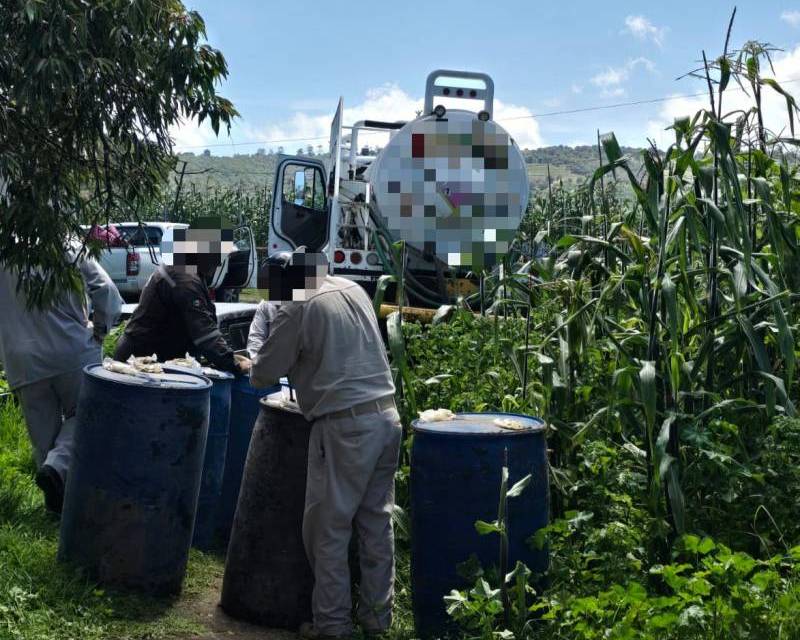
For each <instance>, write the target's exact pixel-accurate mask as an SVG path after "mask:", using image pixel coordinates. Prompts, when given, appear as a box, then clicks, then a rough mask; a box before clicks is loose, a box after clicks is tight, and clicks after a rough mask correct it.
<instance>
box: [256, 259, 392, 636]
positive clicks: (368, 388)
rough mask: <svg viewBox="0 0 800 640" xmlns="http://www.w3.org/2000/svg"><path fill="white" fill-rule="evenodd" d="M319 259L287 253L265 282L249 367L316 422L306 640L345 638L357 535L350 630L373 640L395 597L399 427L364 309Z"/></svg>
mask: <svg viewBox="0 0 800 640" xmlns="http://www.w3.org/2000/svg"><path fill="white" fill-rule="evenodd" d="M323 258H324V256H321V255H320V254H305V253H298V252H296V253H295V254H293V256H292V261H291V264H290V265H288V266H286V267H284V268H281V267H278V266H276V267H275V268H274V269H272V270H271V272H270V275H269V280H270V282H269V289H270V299H271V300H277V301H279V302H288V301H292V302H293V304H282V305H281V307H280V308H279V310H278V312H277V314H276V315H275V319H274V321H273V322H272V325H271V328H270V333H269V337H268V338H267V340H266V342H265V343H264V344H263V346H262V347H261V348H260V349H259V351H258V353H257V354H255V357H254V359H253V362H252V369H251V374H250V376H251V377H250V380H251V383H252V384H253V385H254V386H267V385H269V384H273V383H274V382H275V381H276V380H278V379H279V378H280V377H281V376H282V375H285V374H287V373H288V376H289V379H290V381H291V382H292V384H293V385H294V387H295V389H296V391H297V400H298V404H299V405H300V409H301V410H302V412H303V415H305V417H306V419H307V420H310V421H313V422H314V426H313V429H312V432H311V440H310V442H309V453H308V472H307V484H306V505H305V513H304V517H303V541H304V544H305V548H306V554H307V555H308V559H309V562H310V563H311V568H312V570H313V571H314V578H315V584H314V592H313V596H312V613H313V618H314V619H313V623H312V624H308V625H304V626H303V627H301V634H302V635H303V636H304V637H309V638H338V637H346V636H349V635H350V633H351V632H352V623H351V600H350V573H349V567H348V553H347V549H348V545H349V542H350V536H351V532H352V527H353V524H355V526H356V528H357V531H358V542H359V557H360V562H361V585H360V596H359V604H358V620H359V623H360V624H361V626H362V628H363V629H364V631H366V632H367V633H372V634H377V633H381V632H383V631H385V630H387V629H388V628H389V626H390V624H391V616H392V603H393V593H394V536H393V532H392V521H391V515H392V510H393V508H394V474H395V471H396V469H397V462H398V456H399V451H400V440H401V427H400V419H399V415H398V413H397V410H396V409H395V405H394V390H395V389H394V384H393V383H392V377H391V373H390V370H389V362H388V359H387V357H386V350H385V348H384V345H383V340H382V338H381V334H380V330H379V328H378V320H377V318H376V316H375V311H374V309H373V307H372V304H371V301H370V299H369V297H368V296H367V294H366V293H365V292H364V290H363V289H362V288H361V287H360V286H359V285H358V284H356V283H354V282H352V281H350V280H347V279H344V278H338V277H334V276H330V275H326V274H327V270H328V265H327V262H326V261H324V260H323Z"/></svg>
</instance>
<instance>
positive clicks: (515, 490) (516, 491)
mask: <svg viewBox="0 0 800 640" xmlns="http://www.w3.org/2000/svg"><path fill="white" fill-rule="evenodd" d="M531 478H532V476H531V474H528V475H527V476H525V477H524V478H523V479H522V480H519V481H518V482H516V483H515V484H514V486H512V487H511V488H510V489H509V490H508V493H507V494H506V496H507V497H508V498H516V497H517V496H518V495H520V494H521V493H522V492H523V490H524V489H525V487H527V486H528V485H529V484H530V483H531Z"/></svg>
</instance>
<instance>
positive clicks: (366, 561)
mask: <svg viewBox="0 0 800 640" xmlns="http://www.w3.org/2000/svg"><path fill="white" fill-rule="evenodd" d="M401 434H402V429H401V426H400V418H399V416H398V414H397V411H396V410H395V409H388V410H386V411H382V412H381V413H372V414H367V415H362V416H356V417H347V418H337V419H331V418H322V419H320V420H317V421H316V422H315V423H314V426H313V428H312V431H311V440H310V442H309V450H308V476H307V483H306V505H305V513H304V517H303V542H304V544H305V548H306V554H307V555H308V560H309V562H310V564H311V569H312V571H313V572H314V592H313V596H312V603H311V608H312V613H313V615H314V627H315V628H316V629H317V630H318V631H319V632H320V633H322V634H325V635H333V636H339V635H347V634H349V633H351V632H352V616H351V606H352V601H351V596H350V569H349V566H348V545H349V543H350V536H351V533H352V527H353V524H354V523H355V526H356V530H357V532H358V550H359V560H360V568H361V585H360V597H359V603H358V620H359V622H360V624H361V626H362V627H363V628H364V629H365V630H367V631H382V630H385V629H388V628H389V626H390V625H391V622H392V604H393V601H394V533H393V531H392V510H393V508H394V476H395V472H396V471H397V462H398V457H399V454H400V441H401Z"/></svg>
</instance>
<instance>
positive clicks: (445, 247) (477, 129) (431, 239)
mask: <svg viewBox="0 0 800 640" xmlns="http://www.w3.org/2000/svg"><path fill="white" fill-rule="evenodd" d="M493 99H494V84H493V82H492V79H491V78H490V77H489V76H488V75H486V74H482V73H471V72H461V71H447V70H438V71H434V72H432V73H431V74H430V75H429V76H428V81H427V86H426V91H425V108H424V111H423V113H424V114H425V115H424V116H420V117H418V118H416V119H415V120H412V121H410V122H408V123H407V124H406V125H405V126H403V127H402V128H401V129H400V130H399V131H398V132H397V133H396V134H395V135H393V136H392V138H391V140H389V142H388V143H387V144H386V146H385V147H384V148H383V149H382V150H381V152H380V153H379V154H378V156H377V157H376V158H375V160H374V161H373V162H372V163H371V165H370V166H369V168H368V169H367V170H366V173H365V178H366V179H367V180H368V181H369V185H370V192H371V202H372V204H373V205H374V207H375V208H376V210H377V211H378V212H379V213H380V217H381V221H382V223H383V225H385V227H386V229H387V230H388V231H389V234H390V235H391V237H393V238H396V239H400V240H405V241H406V242H407V243H408V244H409V245H411V246H412V247H414V248H416V249H418V250H419V251H422V252H424V253H427V254H429V255H435V256H437V257H438V258H439V259H440V260H441V261H442V262H444V263H445V264H447V265H450V266H451V267H464V268H469V269H471V270H473V271H477V270H479V269H481V268H489V267H492V266H493V265H495V264H497V263H498V262H499V261H500V258H501V257H502V255H503V254H505V253H506V252H507V251H508V249H509V246H510V243H511V241H512V240H513V239H514V237H515V235H516V231H517V228H518V227H519V224H520V222H521V220H522V216H523V214H524V213H525V208H526V206H527V203H528V193H529V184H528V173H527V167H526V164H525V159H524V157H523V156H522V153H521V151H520V149H519V147H518V145H517V144H516V142H514V139H513V138H512V137H511V136H510V134H509V133H508V132H507V131H506V130H505V129H503V127H502V126H500V125H499V124H497V122H495V121H494V120H492V110H493ZM475 102H480V103H482V108H481V109H480V110H479V111H469V110H466V109H464V108H451V107H452V105H453V103H455V105H456V106H457V107H463V106H469V104H473V105H474V104H475ZM463 103H467V104H463Z"/></svg>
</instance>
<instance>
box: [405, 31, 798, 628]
mask: <svg viewBox="0 0 800 640" xmlns="http://www.w3.org/2000/svg"><path fill="white" fill-rule="evenodd" d="M769 55H770V50H769V48H768V47H766V46H765V45H761V44H759V43H756V42H748V43H746V44H745V46H744V47H743V48H742V49H741V50H740V51H737V52H735V53H728V52H727V45H726V52H725V53H724V54H723V55H722V56H720V57H719V58H717V59H716V60H714V61H712V62H711V63H709V64H708V66H707V68H705V69H703V70H701V72H700V73H701V75H703V76H705V75H706V74H707V75H708V84H709V86H710V87H713V93H711V94H710V96H709V108H708V109H706V110H703V111H701V112H700V113H698V114H696V115H694V116H693V117H690V118H685V119H681V120H678V121H677V122H676V123H675V125H674V127H673V129H674V132H675V143H674V144H673V145H671V146H670V147H669V148H668V149H666V150H664V151H663V152H656V151H653V150H646V151H642V152H640V153H639V154H638V156H639V157H638V158H637V162H636V163H634V161H633V159H632V158H630V157H628V156H627V155H626V154H624V153H623V151H622V149H620V147H619V145H618V144H617V142H616V139H615V138H614V136H613V135H607V136H605V137H604V138H603V141H602V143H603V147H604V151H605V158H606V160H605V164H604V166H603V167H601V168H599V169H598V170H597V171H595V173H594V174H593V176H592V177H591V179H590V181H589V183H588V184H587V185H585V186H584V187H582V188H579V189H576V190H567V189H560V188H558V189H555V190H553V192H552V193H550V192H546V193H543V194H541V195H540V196H539V197H537V198H536V199H535V201H534V203H533V205H532V207H531V210H530V211H529V216H528V219H527V220H526V221H525V223H524V225H523V228H522V229H521V233H520V243H519V246H518V249H519V251H518V253H517V254H516V255H513V254H512V255H510V256H508V257H507V258H506V260H505V262H504V264H503V268H502V270H500V271H499V272H498V273H496V274H492V275H490V276H486V277H484V279H483V285H484V286H483V288H484V290H485V291H486V295H485V298H484V300H483V301H482V302H481V305H480V306H481V307H482V308H484V309H485V308H489V309H492V310H493V311H494V312H495V315H494V317H490V318H481V317H476V316H475V315H474V314H473V313H472V310H468V309H466V308H459V309H458V310H457V311H456V313H455V315H454V316H453V319H452V320H451V321H450V323H449V324H439V325H434V326H432V327H429V328H422V327H419V326H415V325H408V324H407V325H405V326H404V337H405V344H404V345H398V344H395V345H393V349H392V354H393V356H395V366H397V367H398V370H399V369H400V368H401V367H403V368H405V369H406V370H408V371H410V372H412V376H411V380H409V376H408V375H405V376H400V377H398V380H402V382H403V392H404V396H405V397H404V403H403V408H404V413H405V416H406V419H408V418H410V417H412V415H413V412H414V410H416V408H417V407H418V408H420V409H425V408H430V407H436V406H442V407H448V408H451V409H453V410H462V411H463V410H470V409H472V410H487V409H488V410H506V411H508V410H513V411H517V412H520V413H526V414H531V415H539V416H542V417H543V418H545V420H546V421H547V422H548V424H549V434H548V444H549V447H550V448H551V450H552V451H551V455H550V466H551V474H550V478H551V483H552V513H551V515H552V518H553V520H552V524H551V525H550V526H549V527H548V528H547V529H546V530H545V531H542V532H540V533H539V534H538V535H537V536H535V537H534V538H533V539H531V540H530V541H529V544H532V545H534V546H537V547H538V546H540V545H542V544H544V543H545V542H547V543H548V545H549V549H550V552H551V560H552V566H551V569H550V571H549V572H548V580H549V584H548V585H547V587H546V588H544V589H541V588H540V590H539V591H537V590H536V587H535V585H536V582H535V581H533V580H532V578H533V577H532V576H530V577H529V576H528V575H527V573H526V571H525V568H524V567H520V566H518V567H517V568H516V569H514V570H513V571H509V572H508V574H506V575H503V571H501V573H500V574H499V575H498V573H497V570H496V569H492V568H491V567H486V568H484V569H485V572H484V574H483V575H481V576H479V578H478V580H477V582H476V583H475V585H474V587H472V588H466V589H464V588H461V589H460V590H458V591H454V592H453V593H452V594H451V596H449V597H448V598H447V607H448V610H449V611H450V613H451V615H452V616H453V617H454V618H455V619H456V620H458V621H459V622H460V623H461V624H462V626H463V628H464V631H465V635H466V636H467V637H475V638H485V639H487V640H488V639H489V638H497V637H502V638H509V639H510V638H517V639H520V638H534V637H536V638H559V639H561V638H564V639H567V638H570V639H572V638H581V639H583V638H585V639H589V638H680V639H688V638H691V639H697V640H700V639H701V638H703V639H704V638H751V637H769V638H794V637H798V635H800V621H798V619H797V616H796V615H795V614H794V611H795V608H796V606H797V601H798V597H800V564H798V562H799V561H800V527H798V523H797V518H796V515H795V510H796V505H797V499H798V496H799V495H800V485H798V477H797V474H796V469H797V465H798V462H800V441H798V430H800V421H799V420H798V419H797V418H796V408H795V404H796V402H797V399H798V397H800V385H798V381H797V377H796V375H795V373H796V360H797V356H798V349H797V345H796V340H795V335H796V332H797V331H798V317H799V315H798V312H800V305H798V300H799V299H800V281H798V277H797V274H798V268H797V266H798V263H797V261H798V258H800V248H799V247H798V241H799V240H800V189H799V188H798V186H799V185H798V178H797V177H798V166H797V165H796V164H794V163H791V164H790V161H791V160H793V157H792V156H791V154H790V153H788V152H787V151H786V149H787V145H793V144H794V143H795V140H794V139H793V138H791V139H787V138H782V137H781V136H780V134H774V133H772V132H770V131H768V130H767V129H765V128H764V125H763V120H762V118H761V112H760V102H759V100H760V95H761V91H767V90H770V91H777V92H778V93H780V94H781V95H783V96H784V97H785V99H786V105H787V110H788V116H789V119H790V121H793V120H794V117H795V115H796V112H797V106H796V104H795V102H794V99H793V98H792V97H791V96H789V95H788V94H786V93H785V92H784V89H783V88H782V87H780V86H779V85H778V84H776V83H775V81H774V80H773V79H772V78H770V77H768V75H767V74H768V69H769V64H768V62H767V61H768V57H769ZM729 83H739V84H741V85H743V86H746V87H747V88H748V90H749V92H750V93H751V95H753V96H754V105H753V108H752V109H750V110H747V111H738V112H735V113H733V114H725V112H724V111H723V110H722V108H721V106H720V105H721V103H722V100H723V97H724V90H725V88H726V86H727V85H728V84H729ZM792 126H793V125H792ZM789 128H790V129H791V127H789ZM638 166H641V167H643V170H642V171H638V170H637V167H638ZM618 181H620V182H623V183H624V184H626V185H627V186H628V187H629V188H630V189H631V190H632V192H633V194H634V196H635V198H634V199H633V200H628V199H625V198H619V197H618V196H617V182H618ZM603 183H605V184H603ZM462 306H463V305H462ZM472 306H473V309H474V307H475V306H476V305H474V304H473V305H472ZM398 317H399V316H398ZM391 339H392V334H391V333H390V341H391ZM401 347H402V348H401ZM398 356H400V357H402V358H403V362H402V363H401V362H398ZM411 472H412V473H413V469H412V470H411ZM499 495H502V490H501V493H500V494H499ZM501 503H502V498H501ZM487 516H491V514H487ZM479 526H480V528H481V529H484V530H487V531H488V530H495V529H493V528H492V526H489V527H488V528H487V526H486V524H484V525H479ZM495 526H496V529H497V530H500V531H501V530H502V523H501V521H500V520H498V521H497V522H496V523H495ZM464 560H465V561H466V560H467V558H464ZM505 569H506V570H508V569H510V567H509V568H505ZM454 586H455V585H454ZM504 592H506V593H507V594H508V595H509V597H508V599H507V600H504V598H503V593H504ZM443 606H444V605H443Z"/></svg>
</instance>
